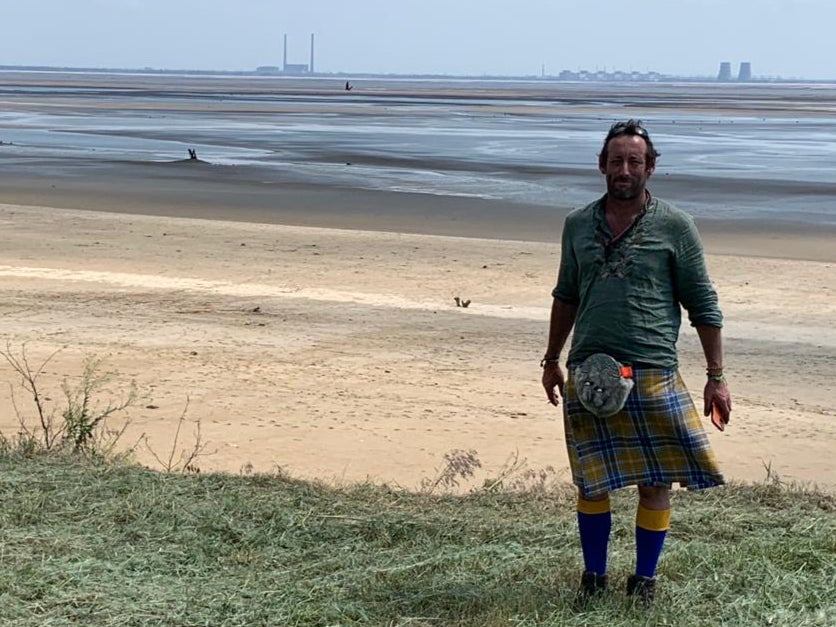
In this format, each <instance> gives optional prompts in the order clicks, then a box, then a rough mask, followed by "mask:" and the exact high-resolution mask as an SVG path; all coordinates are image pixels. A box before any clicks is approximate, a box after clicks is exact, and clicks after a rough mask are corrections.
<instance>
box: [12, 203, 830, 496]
mask: <svg viewBox="0 0 836 627" xmlns="http://www.w3.org/2000/svg"><path fill="white" fill-rule="evenodd" d="M0 227H1V228H2V232H3V240H4V246H3V248H2V250H0V290H2V300H1V301H0V312H2V316H3V324H4V331H5V335H6V337H7V338H8V339H9V341H10V346H11V348H12V350H13V351H18V352H19V349H20V346H21V344H22V343H24V342H26V352H27V355H28V356H29V358H30V361H31V362H32V363H40V361H42V360H43V359H45V358H46V357H47V356H49V355H50V354H52V353H53V352H54V351H56V350H57V349H60V352H58V353H57V354H56V355H55V357H54V358H53V359H52V361H51V362H50V363H49V364H48V365H47V367H46V368H45V371H44V374H43V375H42V379H41V385H42V386H43V388H44V389H45V390H46V391H47V392H48V394H49V396H50V398H51V402H52V403H54V406H56V407H60V406H61V404H62V402H63V401H62V394H61V391H60V384H61V381H62V380H63V379H65V378H68V379H69V380H70V382H73V381H75V380H76V379H77V376H78V374H79V373H80V371H81V368H82V362H83V359H84V356H85V355H88V354H95V355H97V356H100V357H105V358H106V367H107V369H109V370H112V371H115V372H117V373H118V376H117V378H116V379H115V380H114V381H113V382H112V383H111V384H110V394H109V395H104V396H103V397H102V400H103V402H106V401H107V399H108V398H113V399H116V398H118V396H119V391H120V390H126V389H127V387H128V383H129V381H130V380H131V379H135V380H136V381H137V383H138V385H139V387H140V389H142V390H143V391H144V393H145V397H144V398H143V399H142V402H141V403H139V404H138V405H137V406H135V407H133V408H132V409H131V410H130V412H129V418H130V421H131V423H130V425H129V428H128V431H127V433H126V434H125V436H124V437H123V442H124V443H125V444H129V443H134V442H136V441H137V440H138V439H139V438H140V436H141V435H142V434H146V435H147V437H148V440H149V442H150V444H151V446H152V447H153V448H154V449H155V450H156V451H157V453H158V454H159V455H167V454H168V447H169V446H170V443H171V441H172V438H173V434H174V430H175V428H176V424H177V419H178V417H179V416H180V415H181V413H182V412H183V410H184V408H185V407H186V404H187V402H188V409H187V417H188V418H189V419H191V420H194V419H198V418H199V419H200V421H201V425H202V433H203V438H204V439H205V440H206V441H208V443H209V444H208V448H207V452H206V454H205V455H204V456H202V457H201V458H200V459H199V460H198V464H197V465H198V466H200V468H201V469H202V470H204V471H208V470H214V469H221V470H227V471H232V472H237V471H239V470H241V469H242V468H243V467H245V466H247V465H250V464H251V465H252V467H254V468H255V469H256V470H270V469H271V468H272V467H274V466H281V467H284V468H285V469H287V470H289V471H290V472H292V473H293V474H295V475H299V476H305V477H320V478H325V479H338V480H357V479H365V478H367V477H369V478H371V479H373V480H376V481H386V482H390V483H397V484H400V485H403V486H406V487H416V486H417V485H418V484H419V482H420V480H421V479H422V478H424V477H428V476H431V475H433V474H434V472H435V468H437V467H438V466H439V465H440V464H441V462H442V456H443V455H444V453H446V452H448V451H450V450H452V449H474V450H475V451H477V452H478V455H479V458H480V459H481V461H482V463H483V472H482V473H481V474H480V475H479V476H478V477H477V479H476V481H481V479H482V478H483V477H485V476H491V475H495V474H496V473H497V472H498V471H499V468H500V467H501V466H502V464H503V463H504V462H505V460H506V459H507V458H508V456H509V455H510V454H512V453H514V452H518V454H519V456H520V457H521V458H525V459H526V460H527V463H528V466H529V467H530V468H534V469H539V468H544V467H546V466H553V467H554V468H555V469H556V471H557V473H558V475H559V476H561V477H566V476H567V469H566V455H565V452H564V444H563V437H562V427H561V423H560V421H559V419H558V418H559V412H558V410H555V409H554V408H552V407H550V406H549V405H547V403H546V402H545V397H544V395H543V392H542V389H541V388H540V385H539V376H540V372H539V369H538V367H537V361H538V359H539V357H540V355H541V353H542V350H543V346H544V343H545V335H546V332H547V323H546V321H547V316H548V307H549V304H550V298H549V291H550V287H551V285H552V283H553V281H554V272H555V266H556V263H557V257H558V252H559V250H558V247H557V246H556V245H553V244H543V243H534V242H519V241H501V240H488V239H465V238H456V237H441V236H429V235H407V234H398V233H377V232H372V231H347V230H338V229H324V228H308V227H289V226H280V225H265V224H248V223H233V222H222V221H207V220H200V219H186V218H166V217H151V216H142V215H117V214H112V213H107V212H84V211H76V210H64V209H42V208H37V207H20V206H14V205H3V206H0ZM721 240H722V238H721V237H720V236H719V235H718V236H717V242H719V243H722V241H721ZM749 240H750V241H751V237H750V238H749ZM714 243H715V242H714V241H713V240H712V239H711V236H708V237H707V239H706V244H707V246H708V247H709V249H711V247H712V245H713V244H714ZM762 244H763V246H762V247H761V249H763V248H764V246H765V247H767V248H768V242H765V243H764V242H762ZM709 264H710V269H711V272H712V275H713V278H714V280H715V282H716V283H717V285H718V289H719V291H720V295H721V302H722V305H723V308H724V311H725V313H726V316H727V320H728V325H727V329H726V344H727V359H726V361H727V366H728V370H729V375H730V379H731V385H732V391H733V394H734V403H735V404H734V412H733V417H732V424H731V425H730V428H729V429H728V430H727V432H726V433H724V434H719V433H717V432H713V433H712V434H711V438H712V441H713V442H714V444H715V445H716V448H717V451H718V454H719V456H720V458H721V461H722V464H723V467H724V469H725V470H726V472H727V474H728V476H729V477H731V478H737V479H748V480H758V479H762V478H763V477H764V475H765V470H764V468H765V466H766V465H771V468H772V470H773V471H774V472H777V473H778V474H779V475H780V476H781V477H782V478H784V479H787V480H790V479H791V480H800V481H805V482H817V483H819V484H820V485H823V486H826V487H828V488H836V469H835V468H834V465H833V463H832V459H831V456H832V454H833V450H834V443H836V437H834V436H836V420H834V418H835V417H836V410H834V401H836V385H835V384H834V383H833V381H834V379H833V376H832V372H833V371H834V365H836V329H834V326H833V312H834V310H836V294H834V287H836V282H834V280H833V278H834V264H833V263H832V260H831V261H799V260H791V259H777V258H769V257H739V256H727V255H712V256H711V257H710V258H709ZM456 296H459V297H461V298H465V299H471V300H472V304H471V305H470V307H468V308H466V309H465V308H460V307H456V304H455V302H454V297H456ZM681 353H682V370H683V373H684V375H685V377H686V380H687V381H688V382H689V384H690V385H692V386H693V387H692V390H693V391H694V392H695V394H696V395H697V396H699V394H700V390H701V385H702V367H703V366H702V359H701V356H700V353H699V349H698V343H697V341H696V337H695V334H694V333H693V332H692V331H691V330H690V329H687V328H686V329H684V330H683V337H682V340H681ZM0 378H2V379H3V380H5V381H9V383H11V384H12V385H11V386H3V387H0V427H2V429H3V431H4V432H7V433H8V432H9V431H12V430H14V428H15V424H16V420H17V418H16V416H15V410H14V408H13V406H12V404H11V402H10V395H11V390H12V389H14V396H15V399H16V403H17V406H18V408H19V410H20V411H21V412H23V413H24V414H25V415H26V416H28V417H30V418H32V417H33V416H34V414H33V411H32V407H31V403H29V402H28V401H27V399H25V398H24V396H23V394H22V391H21V390H20V389H19V388H16V385H15V384H16V379H15V377H14V376H13V374H12V372H11V369H10V368H9V367H8V365H6V364H5V363H0ZM117 422H118V421H117ZM192 429H193V425H189V429H188V430H189V434H187V437H186V442H187V443H188V442H190V441H191V438H192V435H191V430H192ZM137 456H138V457H139V459H140V460H142V461H144V462H147V463H149V464H152V465H155V464H156V462H155V461H154V459H153V457H152V456H151V455H150V453H149V452H148V450H147V447H146V446H145V445H140V446H139V447H138V449H137Z"/></svg>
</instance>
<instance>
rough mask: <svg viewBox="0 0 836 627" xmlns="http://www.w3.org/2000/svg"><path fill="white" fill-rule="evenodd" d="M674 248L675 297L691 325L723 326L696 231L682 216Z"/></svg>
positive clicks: (689, 220) (690, 222) (691, 222)
mask: <svg viewBox="0 0 836 627" xmlns="http://www.w3.org/2000/svg"><path fill="white" fill-rule="evenodd" d="M683 222H684V224H683V225H682V227H683V228H682V230H681V231H680V235H679V238H678V240H677V242H676V246H675V249H674V259H673V281H674V290H675V295H676V298H677V300H678V301H679V302H680V303H681V304H682V306H683V307H684V308H685V310H686V311H687V312H688V320H690V322H691V326H698V325H707V326H712V327H718V328H719V327H722V326H723V314H722V312H721V311H720V306H719V301H718V298H717V291H716V290H715V289H714V286H713V285H712V284H711V281H710V279H709V278H708V269H707V268H706V265H705V254H704V252H703V246H702V242H701V241H700V236H699V232H698V231H697V227H696V225H695V224H694V221H693V219H691V218H690V216H688V217H687V219H685V220H684V221H683Z"/></svg>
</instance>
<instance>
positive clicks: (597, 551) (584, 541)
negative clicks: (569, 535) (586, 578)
mask: <svg viewBox="0 0 836 627" xmlns="http://www.w3.org/2000/svg"><path fill="white" fill-rule="evenodd" d="M611 527H612V513H611V512H610V499H609V497H608V498H606V499H604V500H603V501H587V500H585V499H582V498H578V531H579V532H580V536H581V550H582V551H583V563H584V569H585V570H588V571H590V572H593V573H595V574H597V575H604V574H606V572H607V544H608V543H609V541H610V528H611Z"/></svg>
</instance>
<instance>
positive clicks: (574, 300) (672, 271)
mask: <svg viewBox="0 0 836 627" xmlns="http://www.w3.org/2000/svg"><path fill="white" fill-rule="evenodd" d="M605 199H606V196H604V197H602V198H600V199H598V200H597V201H595V202H593V203H591V204H589V205H587V206H586V207H583V208H581V209H576V210H574V211H572V212H571V213H570V214H569V215H568V216H567V217H566V222H565V224H564V227H563V238H562V250H561V257H560V270H559V272H558V279H557V285H556V286H555V288H554V290H553V291H552V296H554V297H555V298H557V299H559V300H561V301H563V302H566V303H568V304H570V305H576V306H577V307H578V312H577V316H576V318H575V327H574V334H573V337H572V347H571V349H570V351H569V361H570V362H573V361H580V360H583V359H585V358H586V357H588V356H589V355H592V354H593V353H606V354H608V355H610V356H612V357H614V358H615V359H617V360H619V361H621V362H624V363H634V364H647V365H652V366H657V367H662V368H676V367H677V356H676V341H677V339H678V337H679V328H680V326H681V324H682V313H681V309H680V306H682V307H684V308H685V310H686V311H687V312H688V318H689V320H690V322H691V325H692V326H696V325H708V326H714V327H722V326H723V315H722V313H721V312H720V308H719V306H718V302H717V292H716V291H715V290H714V287H713V286H712V285H711V282H710V281H709V278H708V271H707V270H706V267H705V257H704V254H703V248H702V243H701V242H700V237H699V233H698V232H697V228H696V226H695V225H694V221H693V219H692V218H691V216H689V215H688V214H686V213H684V212H682V211H680V210H679V209H676V208H675V207H673V206H672V205H670V204H668V203H666V202H665V201H663V200H659V199H656V198H651V200H650V201H649V202H648V204H647V206H646V207H645V209H644V211H643V212H642V213H641V214H640V215H639V217H638V218H637V219H636V221H635V222H634V223H633V225H632V226H631V227H630V229H629V230H628V231H627V232H626V233H625V234H624V235H623V236H622V237H620V238H619V239H618V240H616V241H612V234H611V233H610V229H609V227H608V225H607V221H606V219H605V217H604V202H605Z"/></svg>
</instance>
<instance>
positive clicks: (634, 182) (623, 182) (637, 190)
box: [607, 176, 647, 200]
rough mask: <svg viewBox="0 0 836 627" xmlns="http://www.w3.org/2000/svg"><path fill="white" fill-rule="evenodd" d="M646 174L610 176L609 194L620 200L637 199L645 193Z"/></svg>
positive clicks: (608, 180) (608, 182)
mask: <svg viewBox="0 0 836 627" xmlns="http://www.w3.org/2000/svg"><path fill="white" fill-rule="evenodd" d="M646 184H647V177H646V176H608V177H607V194H608V195H610V196H612V197H613V198H616V199H618V200H635V199H636V198H638V197H639V196H641V195H643V194H644V187H645V185H646Z"/></svg>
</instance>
